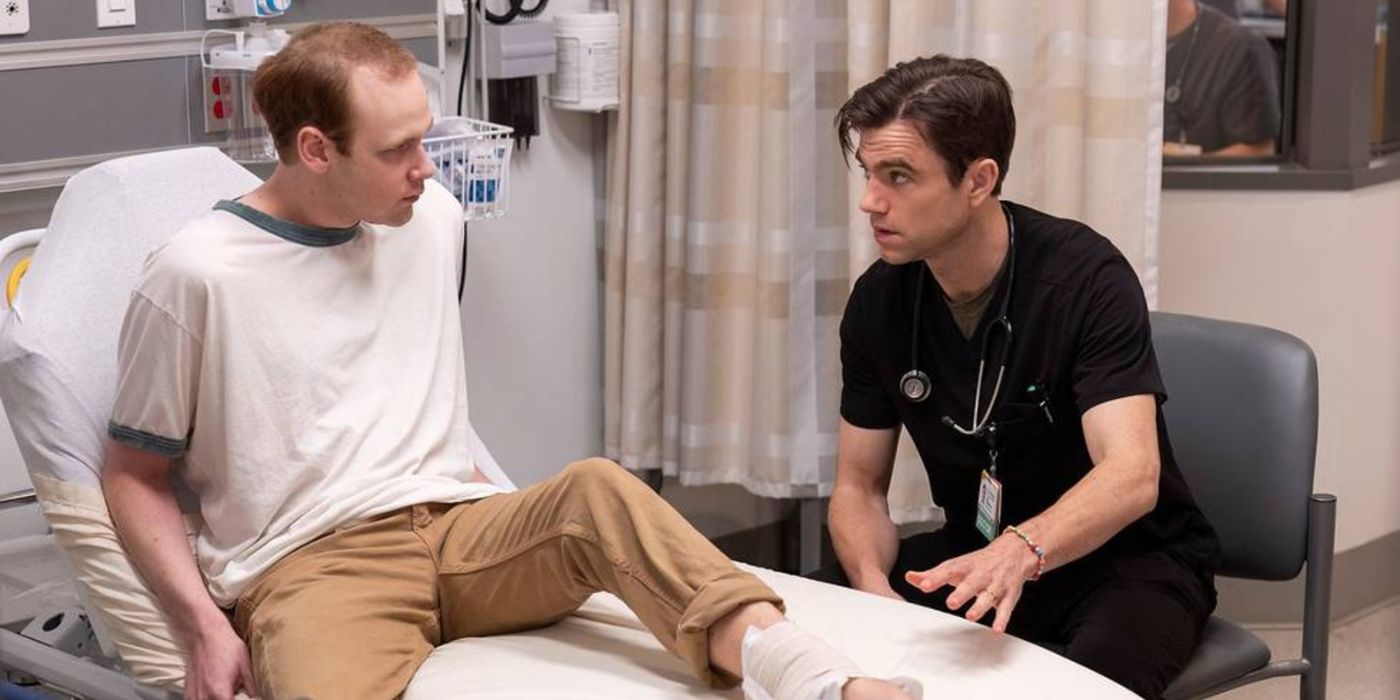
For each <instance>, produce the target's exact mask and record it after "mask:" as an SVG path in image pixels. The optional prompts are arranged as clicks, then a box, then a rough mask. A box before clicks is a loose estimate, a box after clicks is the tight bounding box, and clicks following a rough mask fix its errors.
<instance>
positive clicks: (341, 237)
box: [214, 199, 360, 248]
mask: <svg viewBox="0 0 1400 700" xmlns="http://www.w3.org/2000/svg"><path fill="white" fill-rule="evenodd" d="M214 210H215V211H226V212H228V213H230V214H233V215H234V216H237V217H238V218H240V219H243V220H244V221H247V222H248V223H250V224H252V225H254V226H257V227H258V228H260V229H262V230H264V231H267V232H268V233H271V234H273V235H275V236H278V237H280V238H285V239H287V240H289V241H291V242H293V243H300V244H302V245H309V246H316V247H318V248H323V247H326V246H333V245H340V244H341V243H346V242H348V241H350V240H351V239H353V238H354V237H355V235H356V234H358V233H359V232H360V225H359V224H356V225H354V226H351V227H349V228H321V227H320V226H304V225H302V224H297V223H292V222H291V221H286V220H284V219H279V218H277V217H275V216H269V215H267V214H264V213H263V212H260V211H258V210H257V209H254V208H252V207H250V206H248V205H247V204H244V203H242V202H236V201H233V200H229V199H222V200H219V203H218V204H215V205H214Z"/></svg>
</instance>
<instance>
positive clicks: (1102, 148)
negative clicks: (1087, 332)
mask: <svg viewBox="0 0 1400 700" xmlns="http://www.w3.org/2000/svg"><path fill="white" fill-rule="evenodd" d="M849 12H850V15H849V17H848V23H847V27H848V32H849V34H848V36H849V57H848V66H849V82H848V83H847V88H848V89H849V90H854V89H855V88H857V87H859V86H861V85H863V84H865V83H866V82H868V81H870V80H872V79H873V78H875V77H876V76H878V75H879V74H880V73H881V72H882V71H883V70H884V69H885V68H887V67H889V66H893V65H894V64H895V63H897V62H899V61H902V60H906V59H909V58H913V57H915V56H921V55H928V54H932V53H948V54H952V55H957V56H973V57H976V58H980V59H982V60H984V61H986V62H988V63H990V64H992V65H994V66H996V67H997V68H998V69H1000V70H1001V72H1002V74H1004V75H1005V76H1006V79H1007V81H1008V82H1009V83H1010V84H1011V89H1012V92H1013V93H1014V103H1015V108H1016V145H1015V148H1014V149H1013V151H1012V156H1011V166H1010V171H1009V173H1008V175H1007V179H1006V185H1005V188H1004V190H1003V194H1004V196H1005V198H1006V199H1010V200H1013V201H1016V202H1020V203H1022V204H1027V205H1030V206H1033V207H1036V208H1038V209H1041V210H1044V211H1047V212H1050V213H1052V214H1055V215H1058V216H1063V217H1068V218H1072V219H1079V220H1080V221H1084V222H1086V223H1088V224H1089V225H1090V226H1092V227H1094V229H1095V230H1097V231H1098V232H1099V233H1102V234H1103V235H1105V236H1107V237H1108V238H1109V239H1111V240H1112V241H1113V242H1114V244H1115V245H1117V246H1118V248H1119V249H1120V250H1122V251H1123V253H1124V254H1125V255H1126V256H1127V257H1128V260H1129V261H1131V262H1132V264H1133V267H1134V268H1135V269H1136V270H1137V272H1138V275H1139V277H1141V279H1142V282H1143V287H1144V290H1145V291H1146V293H1147V297H1148V303H1149V304H1150V305H1152V306H1154V307H1155V306H1156V294H1157V224H1158V207H1159V203H1160V199H1161V198H1160V190H1161V159H1162V155H1161V152H1162V90H1163V87H1162V83H1163V73H1164V65H1165V61H1166V26H1167V0H1131V1H1127V2H1125V1H1124V0H851V2H850V3H849ZM859 187H860V181H859V179H858V178H855V177H854V176H853V177H852V179H851V187H850V197H851V199H850V200H849V202H850V204H851V205H850V208H849V211H850V213H851V227H850V231H851V238H850V241H851V270H852V273H853V274H858V272H856V271H859V270H864V269H865V268H866V266H868V265H869V264H870V262H871V261H872V260H874V259H875V253H874V248H873V245H872V243H871V241H870V238H869V236H868V235H866V232H865V229H866V228H868V224H867V223H866V220H865V217H864V216H863V215H862V214H861V213H860V211H859V210H858V209H857V208H856V206H855V202H856V201H857V200H856V197H857V196H858V193H859ZM890 494H891V497H890V508H891V512H892V514H893V515H894V516H895V519H896V520H898V521H900V522H907V521H912V520H923V519H926V518H927V517H929V515H930V514H931V513H930V511H931V509H932V503H931V502H930V501H929V497H928V481H927V478H926V477H925V475H924V470H923V466H922V464H921V463H920V461H919V458H918V455H917V454H916V453H915V451H914V449H913V446H912V445H911V444H910V443H909V442H908V440H907V437H906V439H904V440H903V441H902V444H901V445H900V451H899V457H898V458H897V459H896V464H895V475H894V479H893V484H892V486H891V489H890Z"/></svg>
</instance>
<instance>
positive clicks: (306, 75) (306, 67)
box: [253, 22, 418, 164]
mask: <svg viewBox="0 0 1400 700" xmlns="http://www.w3.org/2000/svg"><path fill="white" fill-rule="evenodd" d="M358 66H371V67H373V68H376V69H378V70H380V71H382V73H383V74H384V75H386V76H389V77H399V76H402V75H404V74H406V73H408V72H410V71H414V70H416V69H417V67H418V59H416V58H414V56H413V54H412V53H409V51H408V50H407V49H405V48H404V47H402V46H400V45H399V43H398V42H396V41H394V40H393V39H391V38H389V35H388V34H385V33H384V32H381V31H379V30H378V29H375V28H374V27H371V26H369V25H365V24H359V23H357V22H327V23H323V24H314V25H312V26H310V27H307V28H305V29H303V30H301V31H299V32H297V34H296V36H295V37H293V38H292V40H291V41H290V42H288V43H287V46H286V47H285V48H283V49H282V50H281V51H278V52H277V54H276V55H274V56H272V57H271V58H269V59H267V60H266V61H263V63H262V65H261V66H258V71H257V73H256V74H254V76H253V101H254V103H255V104H256V105H257V107H258V112H259V113H261V114H262V116H263V119H264V120H266V121H267V128H268V131H270V132H271V133H272V140H273V142H274V143H275V144H276V145H277V156H278V158H279V159H280V160H281V161H282V162H283V163H287V164H292V163H295V162H296V158H297V156H296V143H295V141H296V135H297V132H298V131H299V130H301V128H302V127H304V126H314V127H316V128H318V129H320V130H321V131H323V132H325V134H326V136H327V137H328V138H330V140H331V142H332V143H334V144H335V147H336V150H338V151H340V152H341V153H348V152H349V146H350V129H351V123H350V116H351V115H350V75H351V73H352V72H353V71H354V69H355V68H356V67H358Z"/></svg>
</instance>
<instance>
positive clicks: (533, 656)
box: [404, 567, 1136, 700]
mask: <svg viewBox="0 0 1400 700" xmlns="http://www.w3.org/2000/svg"><path fill="white" fill-rule="evenodd" d="M745 568H747V569H749V570H750V571H753V572H754V573H756V574H758V575H759V576H760V577H762V578H763V579H764V580H765V581H766V582H768V584H769V585H770V586H772V587H773V588H774V590H776V591H777V592H778V593H779V595H782V596H783V598H784V599H785V600H786V601H787V605H788V613H789V615H790V616H791V617H792V618H793V619H794V620H796V621H797V622H798V623H799V624H801V625H802V626H803V627H804V628H806V629H808V630H810V631H812V632H814V633H816V634H819V635H821V636H822V637H823V638H825V639H827V640H828V641H830V642H831V643H833V644H835V645H836V646H838V647H840V648H841V649H842V650H843V651H845V652H846V653H847V654H849V655H850V656H851V657H852V658H854V659H855V660H856V661H857V662H858V663H860V664H861V666H862V667H863V668H865V669H866V670H868V671H870V672H872V673H874V674H879V675H893V674H900V675H906V676H911V677H914V678H917V679H919V680H920V681H922V682H923V684H924V697H925V698H928V699H929V700H941V699H943V698H1007V697H1026V696H1027V691H1030V692H1031V694H1032V695H1033V696H1034V697H1037V698H1075V699H1077V700H1094V699H1097V698H1104V699H1109V698H1123V699H1127V698H1133V697H1136V696H1134V695H1132V694H1131V693H1129V692H1128V691H1127V690H1126V689H1124V688H1122V687H1120V686H1118V685H1116V684H1114V683H1113V682H1112V681H1109V680H1108V679H1106V678H1104V677H1102V676H1099V675H1098V674H1096V673H1094V672H1092V671H1089V670H1088V669H1086V668H1083V667H1082V666H1079V665H1077V664H1075V663H1073V662H1071V661H1069V660H1067V659H1064V658H1062V657H1060V656H1058V655H1056V654H1054V653H1052V652H1049V651H1046V650H1044V649H1041V648H1040V647H1038V646H1035V645H1033V644H1029V643H1027V642H1022V641H1020V640H1018V639H1015V638H1013V637H1010V636H1006V635H997V634H994V633H993V632H991V631H990V630H988V629H986V628H984V627H982V626H980V625H974V624H972V623H970V622H967V621H966V620H963V619H961V618H958V617H953V616H950V615H945V614H943V613H939V612H936V611H933V610H928V609H925V608H920V607H916V606H913V605H908V604H904V603H898V602H896V601H892V600H887V599H884V598H880V597H877V596H872V595H867V594H864V593H858V592H856V591H851V590H846V589H842V588H837V587H835V586H829V585H826V584H822V583H817V582H815V581H809V580H806V579H802V578H798V577H795V576H789V575H787V574H782V573H778V572H775V571H769V570H766V569H758V568H754V567H745ZM739 697H742V696H741V694H740V693H738V692H737V691H730V692H728V693H721V692H716V691H712V690H709V689H707V688H705V687H703V686H701V685H700V684H699V683H698V682H697V681H696V680H695V679H694V678H693V677H691V675H690V674H689V672H688V671H687V670H686V668H685V666H684V665H683V664H682V663H681V662H680V661H679V660H677V659H675V658H674V657H672V656H671V655H670V654H668V653H666V651H665V650H663V649H662V647H661V645H660V644H658V643H657V642H656V641H655V640H654V639H653V638H652V637H651V635H650V634H649V633H648V632H647V631H646V629H645V628H644V627H642V625H641V623H640V622H639V621H638V620H637V619H636V617H634V616H633V615H632V614H631V612H629V611H628V610H627V608H626V606H624V605H623V604H622V602H621V601H620V600H618V599H617V598H615V597H613V596H611V595H607V594H598V595H595V596H593V597H592V598H591V599H590V600H589V601H588V602H587V603H586V604H585V605H584V606H583V608H582V609H581V610H579V612H578V613H576V614H575V615H574V616H572V617H570V618H568V619H566V620H564V621H563V622H560V623H559V624H556V625H553V626H551V627H548V628H544V629H539V630H534V631H531V632H523V633H518V634H512V635H507V636H501V637H486V638H477V639H463V640H458V641H456V642H452V643H451V644H447V645H444V646H442V647H440V648H439V649H437V650H436V651H435V652H433V654H432V656H430V657H429V658H428V660H427V662H425V663H424V664H423V667H422V668H421V669H420V670H419V671H418V674H417V675H416V676H415V677H414V679H413V683H412V684H411V685H409V688H408V692H407V693H406V694H405V695H404V698H405V700H438V699H440V698H512V699H519V698H530V699H536V698H538V699H541V700H547V699H550V698H584V699H590V698H596V699H599V700H601V699H602V698H609V699H613V698H739Z"/></svg>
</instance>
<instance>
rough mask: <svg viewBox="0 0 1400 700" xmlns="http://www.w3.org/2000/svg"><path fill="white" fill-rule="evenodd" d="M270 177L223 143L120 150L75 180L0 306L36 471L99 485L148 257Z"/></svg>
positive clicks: (0, 390)
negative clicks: (122, 342) (127, 331)
mask: <svg viewBox="0 0 1400 700" xmlns="http://www.w3.org/2000/svg"><path fill="white" fill-rule="evenodd" d="M259 182H260V180H258V178H257V177H256V176H255V175H253V174H252V173H250V172H248V171H247V170H245V169H244V168H243V167H242V166H240V165H238V164H237V163H235V162H233V161H232V160H230V159H229V158H228V157H227V156H225V155H224V154H223V153H220V152H219V151H218V150H217V149H214V148H190V149H182V150H176V151H164V152H159V153H150V154H143V155H138V156H131V157H127V158H118V159H115V160H110V161H107V162H105V163H101V164H99V165H95V166H93V167H91V168H88V169H86V170H84V171H82V172H80V173H78V174H77V175H74V176H73V177H72V178H71V179H69V181H68V184H67V185H66V186H65V187H64V188H63V194H62V195H60V196H59V198H58V202H57V203H56V204H55V205H54V210H53V216H52V219H51V220H50V223H49V227H48V230H47V231H46V232H45V233H44V236H43V239H42V241H41V242H40V244H39V247H38V249H37V251H36V252H35V254H34V259H33V264H32V265H31V266H30V269H29V272H28V273H27V274H26V275H25V277H24V282H23V285H22V286H21V291H20V293H19V296H18V297H17V298H16V299H15V305H14V308H13V309H10V310H9V312H8V313H4V314H0V400H3V401H4V404H5V412H6V414H7V416H8V417H9V419H10V425H11V427H12V428H13V429H14V433H15V438H16V441H17V442H18V443H19V448H20V454H21V455H22V456H23V458H24V462H25V465H26V466H27V467H28V469H29V470H30V471H31V472H35V473H41V474H44V475H46V476H51V477H54V478H57V479H59V480H61V481H70V482H78V483H88V484H96V483H97V476H98V470H99V469H100V467H101V464H102V458H103V454H104V452H105V436H106V426H107V419H108V417H109V416H110V415H111V410H112V400H113V392H114V391H115V388H116V383H117V381H116V360H117V336H118V335H119V334H120V332H121V323H122V319H123V317H124V316H125V313H126V306H127V302H128V298H129V297H130V294H131V289H132V287H133V286H135V284H136V279H137V276H138V275H139V274H140V272H141V265H142V262H143V261H144V260H145V259H146V256H147V254H149V253H150V251H151V250H152V249H153V248H155V247H156V246H157V245H159V244H160V243H162V242H164V241H165V240H166V239H167V238H169V237H170V236H171V235H173V234H174V233H175V232H176V231H178V230H179V229H180V228H181V227H182V226H183V225H184V224H185V223H186V222H188V221H190V220H191V219H193V218H194V217H195V216H197V215H199V214H201V213H203V212H206V211H209V210H210V208H211V207H213V205H214V203H215V202H217V201H218V200H220V199H224V198H232V197H238V196H240V195H243V194H246V193H247V192H249V191H250V190H252V189H253V188H255V187H257V186H258V184H259Z"/></svg>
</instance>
